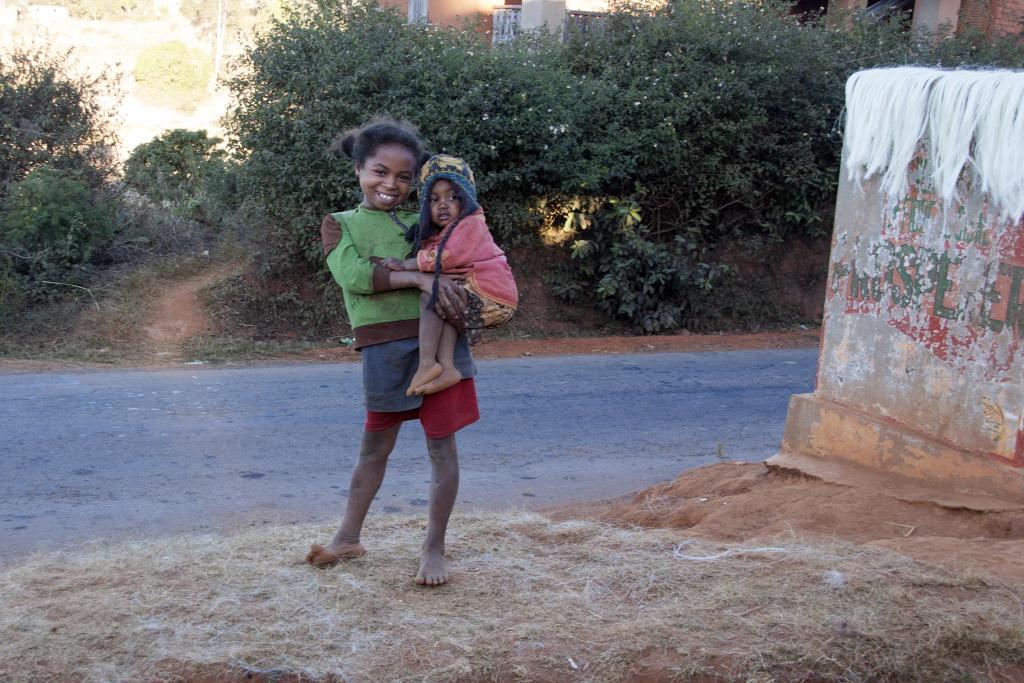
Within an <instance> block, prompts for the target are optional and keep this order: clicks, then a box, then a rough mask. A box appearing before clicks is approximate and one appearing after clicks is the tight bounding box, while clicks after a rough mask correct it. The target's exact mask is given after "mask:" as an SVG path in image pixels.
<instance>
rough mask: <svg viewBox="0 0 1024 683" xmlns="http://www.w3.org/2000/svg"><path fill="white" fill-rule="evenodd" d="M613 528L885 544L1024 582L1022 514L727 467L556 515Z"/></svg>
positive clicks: (758, 468) (750, 466)
mask: <svg viewBox="0 0 1024 683" xmlns="http://www.w3.org/2000/svg"><path fill="white" fill-rule="evenodd" d="M569 516H577V517H579V516H585V517H588V518H591V519H597V520H601V521H605V522H611V523H615V524H633V525H639V526H643V527H649V528H665V529H686V530H687V532H688V533H689V534H692V535H694V536H697V537H700V538H707V539H713V540H717V541H732V542H748V541H752V540H757V539H762V538H779V537H783V538H784V537H786V536H790V537H803V538H815V539H817V540H819V541H823V542H827V541H828V540H829V539H833V538H835V539H840V540H842V541H844V542H849V543H856V544H861V545H870V546H873V547H879V548H887V549H890V550H894V551H897V552H900V553H902V554H904V555H908V556H910V557H912V558H914V559H916V560H919V561H921V562H924V563H928V564H932V565H936V566H941V567H944V568H947V569H951V570H953V571H958V572H962V571H969V572H974V573H978V574H982V575H986V576H990V577H993V578H996V579H1002V580H1006V581H1010V582H1014V583H1024V510H1017V511H1010V512H977V511H974V510H967V509H962V508H959V509H951V508H946V507H941V506H939V505H935V504H932V503H921V502H913V503H912V502H905V501H902V500H897V499H896V498H891V497H889V496H886V495H883V494H880V493H876V492H873V491H869V490H865V489H859V488H852V487H848V486H839V485H835V484H828V483H825V482H823V481H820V480H818V479H812V478H809V477H803V476H800V475H795V474H789V473H785V472H773V471H769V470H768V468H766V467H765V466H764V465H761V464H756V463H724V464H719V465H711V466H708V467H700V468H697V469H694V470H690V471H688V472H685V473H683V474H682V475H680V476H679V477H678V478H676V479H675V480H674V481H671V482H667V483H664V484H659V485H657V486H653V487H651V488H650V489H648V490H646V491H643V492H642V493H640V494H638V495H636V496H635V497H632V498H630V499H628V500H625V501H617V502H614V503H601V504H595V505H593V506H587V507H584V508H571V509H570V508H565V509H562V510H558V511H555V517H557V518H565V517H569Z"/></svg>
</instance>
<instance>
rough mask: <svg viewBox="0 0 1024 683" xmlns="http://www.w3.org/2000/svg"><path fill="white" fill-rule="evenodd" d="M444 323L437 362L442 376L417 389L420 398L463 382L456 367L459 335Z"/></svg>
mask: <svg viewBox="0 0 1024 683" xmlns="http://www.w3.org/2000/svg"><path fill="white" fill-rule="evenodd" d="M442 323H444V329H443V330H442V331H441V341H440V343H439V344H438V346H437V360H438V362H439V363H440V364H441V374H440V375H438V376H437V377H435V378H434V379H432V380H430V381H429V382H427V383H426V384H423V385H421V386H420V387H419V388H418V389H416V393H417V394H419V395H420V396H426V395H427V394H436V393H437V392H439V391H444V390H445V389H447V388H448V387H450V386H454V385H456V384H458V383H459V382H461V381H462V373H460V372H459V371H458V369H456V367H455V342H456V341H457V340H458V338H459V333H458V332H457V331H456V330H455V328H454V327H452V326H451V325H449V324H448V323H446V322H444V321H443V320H442Z"/></svg>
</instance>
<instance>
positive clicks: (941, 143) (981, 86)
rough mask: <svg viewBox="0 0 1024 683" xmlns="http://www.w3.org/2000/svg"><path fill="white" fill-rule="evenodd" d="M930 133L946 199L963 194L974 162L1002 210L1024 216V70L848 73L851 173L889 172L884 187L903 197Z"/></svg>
mask: <svg viewBox="0 0 1024 683" xmlns="http://www.w3.org/2000/svg"><path fill="white" fill-rule="evenodd" d="M925 137H927V153H928V157H929V160H928V163H929V166H928V169H929V171H928V173H929V174H930V179H931V181H932V182H933V183H934V186H935V191H936V193H937V194H938V196H939V197H940V198H941V199H942V200H943V201H945V202H950V201H952V200H953V199H955V198H956V192H957V183H958V181H959V179H960V177H961V175H962V174H963V172H964V171H965V169H966V170H967V171H968V172H969V173H971V174H972V175H973V176H974V180H975V181H976V183H977V184H978V185H979V186H980V187H981V189H982V191H983V192H986V193H988V195H989V197H990V198H991V200H992V202H993V204H994V205H995V206H996V207H997V208H998V210H999V213H1000V215H1001V216H1003V217H1006V218H1009V219H1011V220H1012V221H1014V222H1017V221H1019V220H1020V219H1021V217H1022V216H1024V164H1022V163H1020V158H1019V157H1020V151H1021V150H1022V149H1024V72H1020V71H1010V70H1005V69H992V70H973V69H972V70H969V69H958V70H951V69H933V68H925V67H893V68H884V69H867V70H865V71H858V72H857V73H855V74H853V75H852V76H850V78H849V79H848V80H847V81H846V131H845V144H846V149H845V154H846V160H845V166H846V172H847V177H848V178H849V179H850V180H853V181H856V182H860V181H862V180H867V179H870V178H872V177H874V176H875V175H879V174H881V176H882V178H881V187H882V191H883V192H885V193H887V194H889V195H890V196H896V197H902V196H903V195H904V194H906V192H907V187H908V177H907V173H908V171H909V168H910V164H911V162H912V161H913V159H914V156H915V154H916V153H917V150H918V148H919V146H920V145H921V144H922V142H923V141H924V139H925Z"/></svg>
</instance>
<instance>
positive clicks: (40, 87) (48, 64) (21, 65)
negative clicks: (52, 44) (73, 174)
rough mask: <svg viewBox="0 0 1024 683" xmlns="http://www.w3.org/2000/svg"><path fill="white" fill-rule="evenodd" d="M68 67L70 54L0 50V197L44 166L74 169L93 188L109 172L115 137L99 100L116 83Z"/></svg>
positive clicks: (113, 96) (112, 94)
mask: <svg viewBox="0 0 1024 683" xmlns="http://www.w3.org/2000/svg"><path fill="white" fill-rule="evenodd" d="M74 71H75V69H74V65H73V63H72V62H71V58H70V53H52V52H49V51H48V50H45V49H37V48H12V49H10V51H4V52H0V200H2V199H3V197H4V196H6V194H7V193H8V192H9V191H10V188H11V186H12V185H13V184H14V183H17V182H18V181H20V180H21V179H23V178H24V177H25V176H26V175H28V173H29V172H30V171H32V169H34V168H38V167H40V166H42V165H44V164H46V165H49V166H52V167H54V168H59V169H66V170H77V171H80V172H82V173H83V174H84V180H85V181H86V182H87V183H88V184H89V186H90V187H94V188H95V187H98V186H100V185H102V184H103V183H105V182H107V181H108V180H109V179H110V178H111V177H112V176H113V173H114V167H115V160H114V156H113V154H112V149H113V145H114V143H115V142H116V137H115V135H114V133H113V122H112V118H111V113H110V111H109V110H107V109H104V107H103V106H102V105H101V102H102V101H103V100H104V99H114V100H116V94H117V91H116V87H117V84H116V82H115V81H112V80H110V79H109V78H107V77H105V76H104V77H98V78H92V77H86V76H78V75H76V74H75V73H74Z"/></svg>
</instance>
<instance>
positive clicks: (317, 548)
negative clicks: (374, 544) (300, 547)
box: [306, 423, 402, 567]
mask: <svg viewBox="0 0 1024 683" xmlns="http://www.w3.org/2000/svg"><path fill="white" fill-rule="evenodd" d="M401 427H402V424H401V423H399V424H396V425H395V426H394V427H391V428H389V429H386V430H384V431H383V432H367V431H364V432H363V444H362V447H361V448H360V450H359V460H358V461H357V462H356V467H355V469H354V470H353V471H352V481H351V483H350V484H349V493H348V503H347V504H346V506H345V517H344V519H342V521H341V528H340V529H338V533H336V534H334V538H332V539H331V542H330V543H329V544H328V545H327V546H326V547H324V546H322V545H319V544H316V543H314V544H313V545H312V546H310V549H309V552H308V553H307V554H306V562H308V563H310V564H311V565H313V566H314V567H329V566H330V565H332V564H334V563H335V562H337V561H338V560H349V559H352V558H353V557H359V556H360V555H365V554H366V549H365V548H363V545H362V543H360V542H359V534H360V533H361V532H362V529H363V521H364V520H365V519H366V512H367V511H368V510H369V509H370V503H372V502H373V497H374V496H375V495H377V490H378V489H379V488H380V485H381V482H383V481H384V471H385V470H386V469H387V466H388V456H390V455H391V451H392V450H394V448H395V441H396V440H397V439H398V430H399V429H401Z"/></svg>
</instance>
